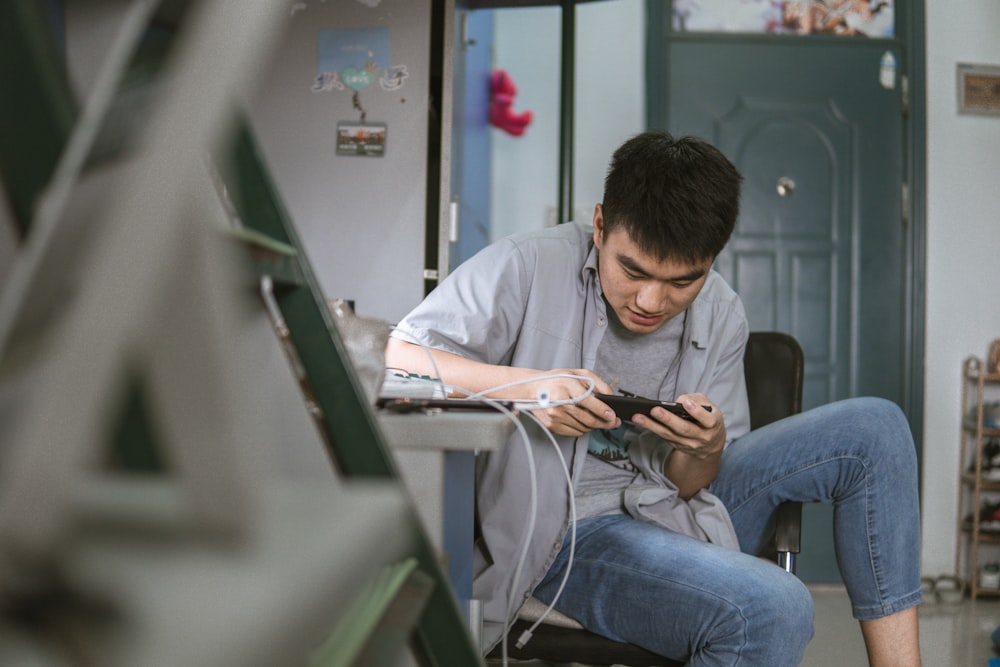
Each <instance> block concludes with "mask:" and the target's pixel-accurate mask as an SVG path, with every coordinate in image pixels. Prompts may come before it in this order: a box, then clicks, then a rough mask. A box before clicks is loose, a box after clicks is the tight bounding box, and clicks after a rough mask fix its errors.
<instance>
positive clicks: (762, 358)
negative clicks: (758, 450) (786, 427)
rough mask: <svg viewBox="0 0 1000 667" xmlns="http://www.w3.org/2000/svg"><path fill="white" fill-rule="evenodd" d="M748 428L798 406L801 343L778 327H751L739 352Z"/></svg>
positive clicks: (800, 383)
mask: <svg viewBox="0 0 1000 667" xmlns="http://www.w3.org/2000/svg"><path fill="white" fill-rule="evenodd" d="M743 366H744V372H745V374H746V384H747V394H748V395H749V397H750V428H751V429H756V428H760V427H761V426H766V425H767V424H770V423H771V422H773V421H777V420H779V419H781V418H783V417H787V416H789V415H793V414H795V413H797V412H799V411H801V410H802V382H803V366H804V363H803V357H802V347H801V346H800V345H799V343H798V341H797V340H795V338H794V337H793V336H790V335H789V334H786V333H781V332H779V331H751V332H750V338H749V339H748V340H747V348H746V352H745V353H744V355H743Z"/></svg>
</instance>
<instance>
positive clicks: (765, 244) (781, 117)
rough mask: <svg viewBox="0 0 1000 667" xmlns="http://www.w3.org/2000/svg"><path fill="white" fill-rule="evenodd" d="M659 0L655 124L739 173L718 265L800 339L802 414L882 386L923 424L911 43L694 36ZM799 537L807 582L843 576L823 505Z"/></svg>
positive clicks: (655, 11) (653, 60) (773, 325)
mask: <svg viewBox="0 0 1000 667" xmlns="http://www.w3.org/2000/svg"><path fill="white" fill-rule="evenodd" d="M666 4H667V3H649V4H648V8H649V25H650V35H649V46H650V52H649V60H648V71H647V74H648V77H649V85H650V90H654V89H657V90H658V91H659V92H658V95H656V96H651V98H650V108H649V110H650V118H649V120H650V126H652V127H663V128H665V129H668V130H669V131H671V132H672V133H675V134H695V135H698V136H701V137H704V138H706V139H708V140H709V141H711V142H712V143H714V144H715V145H716V146H718V147H719V148H720V149H721V150H722V151H723V152H724V153H725V154H726V155H727V156H729V157H730V159H732V160H733V162H734V163H735V164H736V166H737V167H738V168H739V169H740V170H741V171H742V173H743V174H744V176H745V179H746V180H745V184H744V195H743V205H742V210H741V215H740V219H739V222H738V224H737V227H736V231H735V233H734V236H733V239H732V241H731V242H730V244H729V246H728V247H727V249H726V250H725V251H724V252H723V254H722V255H720V257H719V259H718V262H717V264H716V268H717V269H718V270H719V271H720V273H722V274H723V276H724V277H725V278H726V279H727V280H728V281H729V282H730V283H731V284H732V285H733V287H734V288H735V289H736V290H737V291H738V292H739V293H740V295H741V297H742V298H743V300H744V302H745V304H746V307H747V312H748V315H749V318H750V326H751V329H754V330H779V331H785V332H787V333H791V334H793V335H794V336H796V338H798V339H799V341H800V342H801V344H802V346H803V349H804V352H805V355H806V380H805V390H804V397H803V398H804V400H803V403H804V407H805V408H809V407H814V406H816V405H820V404H822V403H826V402H829V401H833V400H838V399H842V398H847V397H849V396H860V395H875V396H882V397H884V398H888V399H890V400H893V401H895V402H896V403H898V404H899V405H900V406H902V407H903V409H904V411H906V412H907V415H908V417H909V418H910V421H911V424H914V423H919V420H920V414H918V413H917V411H918V410H919V404H918V402H916V401H914V400H912V396H913V387H914V378H913V372H914V369H913V367H912V366H913V364H912V361H911V360H912V358H913V353H914V350H913V348H912V343H913V338H912V334H911V332H912V331H913V329H914V327H919V323H918V322H915V321H914V320H913V314H914V312H915V311H916V310H917V309H915V308H913V300H914V298H915V297H914V294H913V293H912V290H911V289H910V280H911V276H912V271H913V266H912V261H913V257H912V252H911V249H912V243H913V233H914V230H913V228H912V221H911V220H910V219H909V216H908V213H909V210H910V205H909V201H910V197H912V193H911V192H910V191H909V188H908V179H907V174H908V173H910V171H911V169H912V165H910V164H908V162H907V160H912V159H913V158H912V153H911V151H910V149H911V148H912V147H911V146H909V145H908V142H907V137H908V133H907V129H908V127H907V123H908V118H907V116H906V111H907V99H906V85H907V80H906V79H905V77H904V74H905V72H904V71H903V67H902V64H903V60H904V59H903V55H904V49H905V48H906V47H907V44H905V43H904V41H903V40H900V39H896V38H878V39H870V38H864V37H849V38H846V37H829V36H818V35H813V36H807V37H802V36H796V35H762V34H741V33H733V34H731V33H726V34H723V33H718V32H689V31H683V30H678V29H677V26H676V23H674V22H672V21H670V20H669V19H670V16H669V14H668V12H669V11H670V10H669V9H664V8H663V7H662V5H666ZM898 22H899V21H897V23H898ZM657 31H659V33H658V35H657V34H656V33H657ZM656 82H659V85H658V86H657V84H656ZM920 296H921V298H922V295H920ZM803 542H804V545H803V555H802V557H801V558H800V560H799V564H800V567H799V574H800V576H801V577H802V578H803V579H804V580H806V581H810V582H835V581H839V574H838V572H837V568H836V562H835V558H834V555H833V543H832V508H830V507H829V506H823V505H809V506H807V507H806V508H805V519H804V535H803Z"/></svg>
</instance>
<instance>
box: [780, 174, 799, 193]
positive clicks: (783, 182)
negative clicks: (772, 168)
mask: <svg viewBox="0 0 1000 667" xmlns="http://www.w3.org/2000/svg"><path fill="white" fill-rule="evenodd" d="M776 189H777V191H778V196H779V197H791V196H792V193H793V192H795V181H793V180H792V179H790V178H788V177H787V176H782V177H781V178H779V179H778V185H777V187H776Z"/></svg>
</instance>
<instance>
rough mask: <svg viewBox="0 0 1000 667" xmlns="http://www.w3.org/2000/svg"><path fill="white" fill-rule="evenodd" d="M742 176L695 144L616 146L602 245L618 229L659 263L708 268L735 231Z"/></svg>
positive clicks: (660, 141) (667, 138) (657, 138)
mask: <svg viewBox="0 0 1000 667" xmlns="http://www.w3.org/2000/svg"><path fill="white" fill-rule="evenodd" d="M742 181H743V176H742V175H741V174H740V173H739V171H738V170H737V169H736V167H735V166H734V165H733V163H732V162H730V161H729V160H728V159H727V158H726V156H725V155H723V154H722V152H721V151H719V149H717V148H715V147H714V146H712V145H711V144H709V143H708V142H706V141H704V140H703V139H699V138H697V137H681V138H679V139H675V138H674V137H673V136H671V135H670V134H669V133H667V132H662V131H649V132H643V133H642V134H639V135H636V136H634V137H632V138H631V139H629V140H628V141H626V142H625V143H624V144H622V145H621V146H620V147H619V148H618V150H616V151H615V153H614V155H613V156H612V158H611V165H610V167H609V168H608V174H607V177H606V178H605V179H604V201H603V202H602V205H601V208H602V211H603V217H604V237H605V238H607V235H608V234H609V233H610V232H611V231H612V230H614V229H617V228H618V227H622V228H624V229H625V230H626V231H627V232H628V235H629V237H630V238H631V240H632V241H633V242H634V243H635V244H636V245H638V246H639V248H640V249H641V250H642V251H643V252H645V253H648V254H649V255H652V256H653V257H656V258H657V259H659V260H666V259H672V260H678V261H683V262H692V263H693V262H701V261H704V260H707V259H711V260H714V259H715V257H716V256H717V255H718V254H719V253H720V252H721V251H722V249H723V248H724V247H725V245H726V243H727V242H728V241H729V237H730V236H731V235H732V233H733V228H734V227H735V226H736V218H737V216H738V215H739V203H740V184H741V183H742Z"/></svg>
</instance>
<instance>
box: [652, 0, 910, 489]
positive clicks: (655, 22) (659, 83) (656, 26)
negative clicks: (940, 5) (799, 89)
mask: <svg viewBox="0 0 1000 667" xmlns="http://www.w3.org/2000/svg"><path fill="white" fill-rule="evenodd" d="M894 5H895V12H896V37H895V38H894V39H892V40H885V41H887V42H891V43H892V44H893V45H894V46H895V47H896V48H897V49H898V51H899V53H900V54H901V58H900V62H899V63H898V67H899V68H900V69H899V72H900V74H901V76H902V78H903V81H904V83H903V86H904V88H903V90H904V95H905V97H904V110H905V111H904V117H903V132H904V136H903V178H904V181H905V183H906V184H907V186H908V190H907V192H906V195H905V197H904V199H903V208H904V215H905V217H906V218H907V219H908V224H907V225H906V228H905V229H904V233H903V244H904V250H905V256H904V269H903V271H904V275H903V290H904V294H903V295H902V298H903V310H904V313H905V315H904V316H905V319H906V321H905V323H904V332H905V334H904V340H903V341H902V344H903V346H904V350H903V358H904V362H903V366H904V367H903V369H902V370H903V374H904V380H903V401H902V405H901V406H900V407H901V408H902V409H903V412H904V413H905V414H906V415H907V417H908V419H909V422H910V428H911V430H912V431H913V438H914V442H915V443H916V448H917V460H918V464H919V462H920V460H921V456H922V450H923V413H924V336H925V331H924V328H925V327H924V318H925V300H926V287H925V285H926V283H925V279H926V274H925V269H924V267H925V257H926V235H927V233H926V213H927V204H926V201H927V198H926V195H927V176H926V175H927V165H926V160H927V140H926V132H925V129H926V126H927V115H926V114H927V108H926V69H925V65H924V53H925V34H926V31H925V26H926V13H925V8H924V0H918V1H915V2H896V3H894ZM672 8H673V3H672V2H669V1H668V2H663V1H662V0H647V1H646V91H647V95H646V125H647V126H648V127H650V128H659V129H666V127H665V126H666V122H665V121H666V119H667V109H668V104H667V91H668V90H669V88H670V82H669V81H668V76H669V74H668V72H669V68H668V67H667V57H668V56H667V54H668V53H669V50H670V49H669V47H670V43H671V41H672V40H687V41H691V40H698V41H709V42H710V41H719V40H731V39H740V40H746V39H748V38H749V39H751V40H753V41H761V42H769V41H775V40H781V41H782V42H783V43H794V42H795V41H802V42H803V43H804V42H806V41H808V42H810V43H814V42H815V40H831V41H835V42H836V43H837V44H840V45H843V44H845V43H846V44H849V43H850V39H851V38H844V37H827V36H821V35H812V36H805V37H798V36H794V35H781V36H776V35H752V36H749V37H748V36H747V35H740V36H739V37H733V36H730V35H721V34H715V33H691V34H687V35H683V36H679V35H673V34H672V33H671V31H670V25H671V16H672V13H673V12H672ZM857 39H860V38H857ZM664 82H665V83H664ZM900 196H903V195H902V193H901V195H900ZM921 470H922V467H921Z"/></svg>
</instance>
